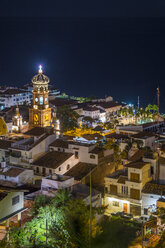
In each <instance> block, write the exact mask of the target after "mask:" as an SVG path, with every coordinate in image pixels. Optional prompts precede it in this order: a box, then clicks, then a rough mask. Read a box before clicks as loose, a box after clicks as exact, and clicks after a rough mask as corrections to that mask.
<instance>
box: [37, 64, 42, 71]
mask: <svg viewBox="0 0 165 248" xmlns="http://www.w3.org/2000/svg"><path fill="white" fill-rule="evenodd" d="M38 72H39V73H42V65H39V70H38Z"/></svg>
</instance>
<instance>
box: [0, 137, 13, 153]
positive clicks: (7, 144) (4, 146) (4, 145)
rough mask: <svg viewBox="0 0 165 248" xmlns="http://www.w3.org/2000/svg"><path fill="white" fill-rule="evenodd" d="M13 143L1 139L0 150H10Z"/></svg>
mask: <svg viewBox="0 0 165 248" xmlns="http://www.w3.org/2000/svg"><path fill="white" fill-rule="evenodd" d="M12 143H13V141H10V140H2V139H0V149H3V150H8V148H10V147H11V144H12Z"/></svg>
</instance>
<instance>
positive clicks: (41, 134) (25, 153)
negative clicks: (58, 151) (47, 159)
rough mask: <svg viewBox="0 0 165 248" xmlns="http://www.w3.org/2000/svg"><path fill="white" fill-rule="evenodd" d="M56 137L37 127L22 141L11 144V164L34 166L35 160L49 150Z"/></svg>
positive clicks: (26, 134) (24, 136) (25, 135)
mask: <svg viewBox="0 0 165 248" xmlns="http://www.w3.org/2000/svg"><path fill="white" fill-rule="evenodd" d="M55 138H56V136H55V134H53V133H51V132H50V133H49V130H47V129H45V128H40V127H35V128H33V129H31V130H29V131H28V132H26V133H24V135H23V136H22V138H21V137H20V140H18V141H16V142H15V143H12V144H11V148H10V150H11V154H10V163H11V164H19V165H29V164H32V163H33V161H34V160H36V159H38V158H39V157H40V156H42V155H43V154H45V152H47V151H48V150H49V145H50V144H51V143H52V142H53V141H54V140H55Z"/></svg>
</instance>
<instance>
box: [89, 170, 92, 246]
mask: <svg viewBox="0 0 165 248" xmlns="http://www.w3.org/2000/svg"><path fill="white" fill-rule="evenodd" d="M89 180H90V212H89V214H90V216H89V248H90V247H91V236H92V179H91V171H90V177H89Z"/></svg>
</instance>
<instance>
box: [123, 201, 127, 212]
mask: <svg viewBox="0 0 165 248" xmlns="http://www.w3.org/2000/svg"><path fill="white" fill-rule="evenodd" d="M127 208H128V205H127V203H123V210H124V213H127Z"/></svg>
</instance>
